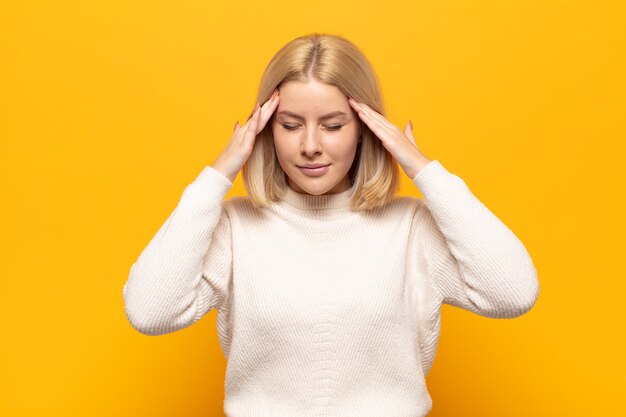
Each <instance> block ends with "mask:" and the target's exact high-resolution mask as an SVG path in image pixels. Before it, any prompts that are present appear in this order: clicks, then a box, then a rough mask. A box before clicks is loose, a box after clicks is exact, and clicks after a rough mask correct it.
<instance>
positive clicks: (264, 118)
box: [257, 94, 280, 132]
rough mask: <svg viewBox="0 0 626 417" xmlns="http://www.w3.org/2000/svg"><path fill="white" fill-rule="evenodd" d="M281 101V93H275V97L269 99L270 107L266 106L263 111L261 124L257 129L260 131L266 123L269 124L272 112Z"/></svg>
mask: <svg viewBox="0 0 626 417" xmlns="http://www.w3.org/2000/svg"><path fill="white" fill-rule="evenodd" d="M279 103H280V95H279V94H275V95H274V96H273V98H272V99H271V100H270V101H268V107H266V108H265V110H264V111H263V112H262V113H261V118H260V120H259V125H258V126H257V131H259V132H260V131H261V130H263V129H264V128H265V125H266V124H267V122H268V121H269V119H270V118H271V117H272V114H273V113H274V111H275V110H276V108H278V104H279Z"/></svg>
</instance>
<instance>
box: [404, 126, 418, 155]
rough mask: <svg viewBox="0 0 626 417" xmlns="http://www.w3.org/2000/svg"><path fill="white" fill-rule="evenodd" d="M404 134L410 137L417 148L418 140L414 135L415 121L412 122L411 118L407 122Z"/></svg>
mask: <svg viewBox="0 0 626 417" xmlns="http://www.w3.org/2000/svg"><path fill="white" fill-rule="evenodd" d="M404 134H405V135H406V137H407V138H409V140H410V141H411V143H412V144H413V145H415V147H416V148H417V142H416V141H415V137H414V136H413V123H411V121H410V120H409V122H408V123H407V124H406V127H405V128H404Z"/></svg>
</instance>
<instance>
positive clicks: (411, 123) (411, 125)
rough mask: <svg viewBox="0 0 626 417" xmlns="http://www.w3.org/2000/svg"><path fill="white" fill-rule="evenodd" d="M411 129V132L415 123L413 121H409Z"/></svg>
mask: <svg viewBox="0 0 626 417" xmlns="http://www.w3.org/2000/svg"><path fill="white" fill-rule="evenodd" d="M409 127H410V128H411V130H413V122H412V121H411V119H409Z"/></svg>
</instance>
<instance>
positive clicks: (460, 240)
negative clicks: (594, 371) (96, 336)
mask: <svg viewBox="0 0 626 417" xmlns="http://www.w3.org/2000/svg"><path fill="white" fill-rule="evenodd" d="M412 183H413V184H414V185H415V186H416V187H418V188H419V190H420V191H421V193H422V194H423V196H424V198H423V199H422V198H416V197H412V196H395V197H394V199H393V200H392V201H391V202H390V203H388V204H386V205H385V206H383V207H379V208H376V209H374V210H371V211H368V212H353V211H351V210H350V208H349V200H350V197H351V193H352V192H353V189H349V190H347V191H343V192H340V193H336V194H328V195H319V196H315V195H310V194H300V193H298V192H296V191H294V190H292V189H291V188H287V192H286V195H285V196H284V198H283V199H282V200H280V201H279V202H277V203H274V204H272V205H271V206H269V207H266V208H256V207H254V206H253V205H252V203H251V200H250V199H249V197H239V196H237V197H231V198H229V199H225V198H224V197H225V194H226V193H227V192H228V191H229V190H230V189H231V187H232V185H233V184H232V182H231V181H230V180H229V179H228V178H227V177H225V176H224V175H222V174H221V173H220V172H219V171H217V170H215V169H214V168H213V167H211V166H206V167H204V168H203V169H202V171H201V172H200V174H199V175H198V176H197V177H196V179H195V180H194V181H193V182H192V183H190V184H189V185H187V187H186V188H185V190H184V191H183V193H182V196H181V198H180V201H179V202H178V205H177V206H176V208H175V209H174V211H173V212H172V213H171V215H170V216H169V217H168V218H167V220H166V221H165V223H164V224H163V225H162V226H161V227H160V229H159V230H158V232H157V233H156V235H155V236H154V237H153V238H152V239H151V241H150V242H149V243H148V245H147V247H145V249H144V250H143V251H142V253H141V254H140V256H139V258H138V259H137V260H136V262H135V263H134V264H133V265H132V266H131V268H130V274H129V277H128V280H127V281H126V283H125V284H124V287H123V297H124V304H125V312H126V316H127V319H128V321H129V322H130V324H131V325H132V327H133V328H135V329H136V330H138V331H139V332H141V333H143V334H146V335H162V334H166V333H171V332H174V331H177V330H180V329H183V328H186V327H188V326H190V325H192V324H193V323H196V322H197V321H198V320H199V319H200V318H202V317H203V316H204V315H205V314H206V313H207V312H209V311H211V310H212V309H214V308H215V309H217V331H218V339H219V343H220V347H221V349H222V351H223V353H224V355H225V357H226V359H227V370H226V376H225V385H224V387H225V399H224V412H225V414H226V416H227V417H249V416H255V417H269V416H271V417H313V416H333V417H352V416H354V417H401V416H406V417H420V416H425V415H426V414H428V412H429V411H430V410H431V408H432V400H431V397H430V394H429V392H428V390H427V388H426V383H425V376H426V375H427V373H428V371H429V370H430V368H431V365H432V363H433V360H434V357H435V351H436V348H437V342H438V338H439V329H440V318H441V307H442V304H449V305H453V306H456V307H459V308H462V309H465V310H468V311H471V312H473V313H476V314H479V315H481V316H484V317H491V318H513V317H516V316H520V315H522V314H524V313H526V312H527V311H528V310H530V308H531V307H532V306H533V305H534V304H535V301H536V299H537V297H538V294H539V283H538V280H537V274H536V269H535V267H534V265H533V262H532V260H531V258H530V256H529V254H528V252H527V250H526V249H525V246H524V245H523V244H522V242H521V241H520V240H519V239H518V238H517V237H516V235H515V234H514V233H513V232H512V231H511V230H510V229H509V228H507V226H505V225H504V224H503V223H502V221H501V220H500V219H499V218H497V217H496V216H495V215H494V214H493V213H492V212H491V211H490V210H489V209H487V207H486V206H485V205H483V203H481V202H480V201H479V200H478V199H477V198H476V197H475V196H474V195H473V193H472V192H471V191H470V189H469V188H468V186H467V185H466V183H465V182H464V181H463V180H462V179H461V178H460V177H458V176H457V175H455V174H452V173H450V172H449V171H448V170H447V169H446V168H445V167H444V166H443V165H442V164H441V163H440V162H439V161H438V160H432V161H431V162H429V163H428V164H427V165H426V166H425V167H423V168H422V169H421V170H420V171H419V173H418V174H417V175H416V176H415V178H413V179H412Z"/></svg>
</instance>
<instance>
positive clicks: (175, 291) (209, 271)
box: [122, 166, 233, 336]
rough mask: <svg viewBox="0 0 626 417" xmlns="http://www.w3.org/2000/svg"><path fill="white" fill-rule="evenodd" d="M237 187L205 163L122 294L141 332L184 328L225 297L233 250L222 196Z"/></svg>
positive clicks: (135, 266)
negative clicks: (233, 186)
mask: <svg viewBox="0 0 626 417" xmlns="http://www.w3.org/2000/svg"><path fill="white" fill-rule="evenodd" d="M232 185H233V184H232V182H231V181H230V180H229V179H228V178H227V177H225V176H224V175H222V174H221V173H220V172H219V171H217V170H215V169H214V168H213V167H212V166H206V167H205V168H204V169H203V170H202V171H201V172H200V174H199V175H198V176H197V177H196V179H195V180H194V181H193V182H192V183H191V184H189V185H187V187H186V188H185V190H184V191H183V193H182V196H181V198H180V200H179V202H178V204H177V206H176V207H175V209H174V211H173V212H172V213H171V214H170V216H169V217H168V218H167V219H166V221H165V222H164V223H163V225H162V226H161V227H160V228H159V230H158V231H157V233H156V235H154V237H152V239H151V240H150V242H149V243H148V245H147V246H146V247H145V248H144V249H143V251H142V252H141V254H140V255H139V258H138V259H137V260H136V261H135V262H134V263H133V265H132V266H131V268H130V274H129V276H128V279H127V281H126V283H125V284H124V286H123V288H122V296H123V298H124V306H125V312H126V317H127V319H128V321H129V322H130V324H131V325H132V326H133V328H135V329H136V330H138V331H139V332H141V333H143V334H146V335H151V336H156V335H161V334H165V333H171V332H174V331H177V330H180V329H183V328H185V327H188V326H190V325H192V324H193V323H195V322H197V321H198V320H199V319H200V318H201V317H202V316H203V315H204V314H205V313H207V312H208V311H209V310H211V309H212V308H214V307H218V306H219V305H220V303H221V302H222V301H223V300H224V299H225V298H226V296H227V294H228V289H229V285H230V278H231V271H232V266H231V259H232V251H231V246H230V242H231V235H230V230H231V229H230V221H229V216H228V210H227V209H226V208H225V205H224V204H223V199H224V196H225V195H226V193H227V192H228V191H229V190H230V188H231V187H232Z"/></svg>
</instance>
